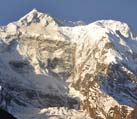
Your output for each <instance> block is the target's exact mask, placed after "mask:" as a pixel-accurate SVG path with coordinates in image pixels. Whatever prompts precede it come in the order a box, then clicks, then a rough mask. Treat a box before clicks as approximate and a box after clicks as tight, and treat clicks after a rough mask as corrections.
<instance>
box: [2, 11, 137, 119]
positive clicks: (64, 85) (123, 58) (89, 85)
mask: <svg viewBox="0 0 137 119" xmlns="http://www.w3.org/2000/svg"><path fill="white" fill-rule="evenodd" d="M62 24H63V25H62ZM65 24H66V23H64V22H60V21H58V20H56V19H54V18H52V17H51V16H49V15H47V14H44V13H40V12H38V11H37V10H36V9H34V10H32V11H31V12H30V13H28V14H27V15H25V16H24V17H22V18H21V19H19V20H18V21H16V22H13V23H9V24H8V25H7V26H4V27H0V75H1V76H0V77H1V78H0V85H1V86H2V90H1V101H0V106H1V107H2V108H4V109H6V110H7V111H9V112H11V113H12V114H13V115H14V116H16V117H17V118H18V119H26V118H27V119H32V118H41V119H45V118H57V119H59V118H65V119H67V118H71V119H84V118H85V119H89V118H99V117H100V118H103V119H107V118H108V116H112V117H113V115H114V113H112V114H111V115H109V113H110V111H112V108H114V109H115V106H118V107H119V108H120V110H122V109H123V108H122V107H123V106H125V108H127V110H128V113H130V112H131V110H132V107H134V106H135V105H136V104H137V96H136V95H137V91H136V88H137V84H136V82H137V78H136V74H137V65H136V64H137V53H136V52H137V47H136V44H137V38H136V36H133V33H132V31H131V29H130V27H129V26H128V25H127V24H126V23H122V22H119V21H114V20H100V21H96V22H94V23H91V24H88V25H81V24H79V25H77V24H76V25H75V23H74V25H71V26H68V23H67V26H65Z"/></svg>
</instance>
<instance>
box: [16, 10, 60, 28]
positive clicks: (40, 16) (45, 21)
mask: <svg viewBox="0 0 137 119" xmlns="http://www.w3.org/2000/svg"><path fill="white" fill-rule="evenodd" d="M18 22H19V23H21V24H20V25H25V26H29V25H31V24H32V23H37V24H39V23H40V24H41V25H42V26H47V25H54V26H57V25H58V24H57V22H56V20H55V19H54V18H53V17H51V16H49V15H48V14H46V13H42V12H39V11H38V10H37V9H35V8H34V9H33V10H32V11H30V12H29V13H28V14H26V15H25V16H24V17H22V18H20V19H19V21H18Z"/></svg>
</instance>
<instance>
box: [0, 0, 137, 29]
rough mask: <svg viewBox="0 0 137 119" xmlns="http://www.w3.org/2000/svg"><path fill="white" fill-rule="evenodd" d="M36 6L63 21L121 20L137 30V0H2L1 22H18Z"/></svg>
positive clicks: (0, 7)
mask: <svg viewBox="0 0 137 119" xmlns="http://www.w3.org/2000/svg"><path fill="white" fill-rule="evenodd" d="M33 8H36V9H38V10H39V11H42V12H46V13H48V14H50V15H51V16H55V17H56V18H58V19H60V20H71V21H77V20H83V21H85V22H87V23H90V22H93V21H95V20H100V19H114V20H120V21H124V22H127V23H128V24H130V25H131V26H132V27H133V29H134V30H135V31H137V0H0V24H1V25H6V24H8V23H9V22H11V21H16V20H18V19H19V18H20V17H22V16H24V15H25V14H26V13H28V12H29V11H31V10H32V9H33Z"/></svg>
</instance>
